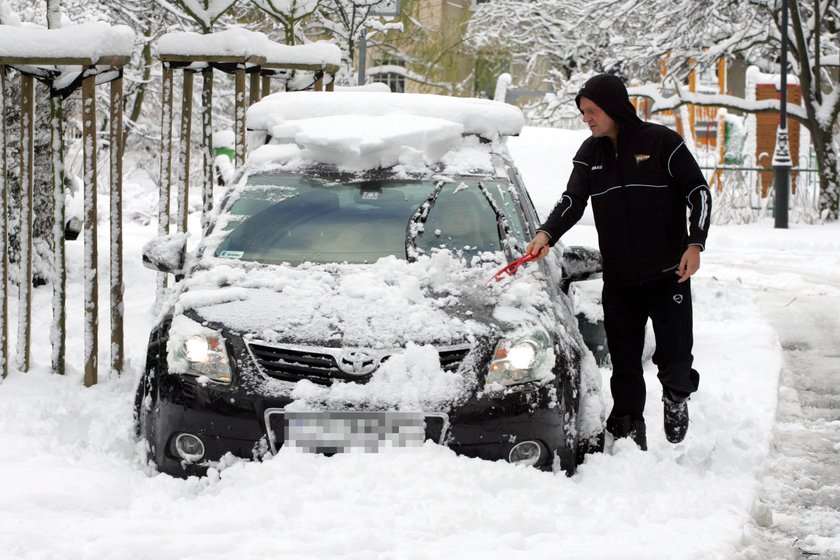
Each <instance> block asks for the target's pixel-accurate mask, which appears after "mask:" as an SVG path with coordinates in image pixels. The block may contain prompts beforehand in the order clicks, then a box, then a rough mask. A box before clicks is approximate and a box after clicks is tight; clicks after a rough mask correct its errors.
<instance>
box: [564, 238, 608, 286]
mask: <svg viewBox="0 0 840 560" xmlns="http://www.w3.org/2000/svg"><path fill="white" fill-rule="evenodd" d="M560 266H561V268H562V269H563V280H562V283H561V288H562V289H563V292H565V293H569V286H570V285H571V284H572V282H579V281H580V280H589V279H590V278H599V277H600V276H601V272H602V271H603V264H602V262H601V251H598V250H597V249H592V248H590V247H581V246H573V247H566V248H565V249H564V250H563V260H562V263H561V265H560Z"/></svg>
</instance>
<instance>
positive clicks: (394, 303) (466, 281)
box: [175, 251, 551, 408]
mask: <svg viewBox="0 0 840 560" xmlns="http://www.w3.org/2000/svg"><path fill="white" fill-rule="evenodd" d="M485 257H486V260H484V261H482V262H474V263H473V266H469V267H468V266H466V264H465V263H464V262H463V261H462V260H460V259H458V258H455V257H453V256H452V255H451V254H450V253H449V252H448V251H441V252H438V253H435V254H433V255H432V256H422V257H420V258H419V259H417V260H416V261H415V262H407V261H405V260H400V259H397V258H384V259H380V260H379V261H377V262H376V263H374V264H370V265H309V264H305V265H300V266H285V265H279V266H278V265H260V264H258V263H245V262H237V261H230V260H225V259H218V258H215V257H214V258H212V259H208V260H207V262H205V263H202V264H205V265H209V266H202V267H198V268H197V269H195V270H193V272H192V273H191V274H190V275H189V277H188V278H187V279H186V280H184V289H183V290H182V291H181V293H180V295H179V296H178V299H177V303H176V306H175V315H176V316H177V315H179V314H184V315H187V316H189V317H190V318H192V319H193V320H198V321H199V322H201V323H204V324H205V325H206V326H209V327H211V328H214V329H218V330H221V331H223V332H224V333H225V335H226V336H229V335H235V336H241V337H243V338H246V339H251V340H259V341H262V342H266V343H269V344H270V343H276V344H294V345H305V346H331V347H343V348H348V347H349V348H367V349H384V350H388V349H401V350H400V352H399V354H401V355H402V358H400V359H396V360H395V359H393V358H392V359H389V360H388V361H387V362H385V363H384V364H383V365H382V366H381V367H380V369H379V370H378V371H377V372H376V373H374V375H373V378H372V379H371V380H370V382H368V383H367V384H365V385H364V386H359V385H358V384H355V383H350V384H347V383H345V384H334V385H333V386H332V388H328V389H325V388H323V387H321V386H315V385H313V384H311V383H309V382H307V381H301V382H297V383H296V384H295V386H294V387H293V388H290V390H291V393H290V396H292V397H293V398H295V399H297V401H299V404H300V403H310V404H311V403H313V402H316V401H317V402H321V403H324V402H331V403H333V404H336V402H338V401H340V402H343V403H347V402H355V403H360V402H370V401H378V402H379V403H389V404H388V406H391V405H393V404H394V403H398V402H402V405H401V407H407V408H411V407H412V406H415V407H416V406H417V405H418V403H419V402H420V401H422V402H423V403H425V404H423V405H422V406H423V407H424V408H425V407H427V406H429V403H430V402H431V401H435V402H438V403H440V402H445V401H448V402H452V401H453V400H460V399H462V398H463V397H464V396H465V395H466V394H467V393H469V392H472V391H473V390H475V388H476V386H477V385H476V383H477V381H478V379H477V378H476V371H475V369H476V367H482V365H481V364H474V366H475V367H473V368H471V369H472V370H473V371H461V372H460V373H458V374H457V375H456V373H454V372H445V371H443V370H441V368H440V363H439V362H438V361H437V350H436V349H435V347H436V348H438V349H439V348H441V347H445V346H450V345H454V344H463V343H468V344H471V345H477V344H479V343H480V342H481V341H488V340H490V341H491V343H492V340H493V338H494V337H499V336H501V335H502V333H506V332H510V331H512V330H517V329H529V328H530V329H533V328H534V326H535V325H543V328H546V329H550V328H551V327H550V325H548V324H546V321H547V320H548V319H547V316H546V314H547V313H550V311H549V310H550V309H551V305H549V303H550V302H549V300H548V295H547V290H545V289H544V279H543V275H542V272H541V271H540V268H539V267H538V266H534V265H531V266H529V267H523V268H522V269H520V272H519V273H518V274H517V275H516V277H515V278H513V279H508V280H505V281H504V282H502V283H496V282H492V283H488V279H489V278H491V277H492V276H493V273H494V272H495V271H496V270H497V269H498V268H499V267H500V266H501V263H500V259H501V254H498V253H495V254H493V253H491V254H487V255H486V256H485ZM389 354H390V353H389ZM394 354H397V353H394ZM432 354H434V359H432V357H431V355H432ZM484 367H486V365H485V366H484ZM462 369H463V368H462ZM468 369H470V368H468ZM453 376H454V377H453ZM412 387H413V388H414V389H416V390H414V389H412ZM283 392H285V390H283ZM406 398H408V399H409V400H411V403H413V404H411V403H409V404H406V403H405V402H403V401H405V399H406ZM412 399H413V400H412ZM415 401H416V402H415ZM304 406H308V405H304Z"/></svg>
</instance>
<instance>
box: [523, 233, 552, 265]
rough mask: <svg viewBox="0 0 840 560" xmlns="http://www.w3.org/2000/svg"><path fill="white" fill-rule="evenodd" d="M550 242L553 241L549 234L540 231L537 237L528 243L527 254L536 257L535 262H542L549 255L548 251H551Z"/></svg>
mask: <svg viewBox="0 0 840 560" xmlns="http://www.w3.org/2000/svg"><path fill="white" fill-rule="evenodd" d="M549 241H551V239H550V238H549V237H548V234H547V233H545V232H544V231H538V232H537V235H535V236H534V238H533V239H532V240H531V242H530V243H528V247H527V248H526V249H525V252H526V253H528V254H530V255H534V256H535V257H536V259H535V260H540V259H541V258H543V257H544V256H546V255H547V254H548V251H549V250H550V249H551V247H550V246H549V244H548V243H549Z"/></svg>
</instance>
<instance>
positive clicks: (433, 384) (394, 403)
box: [285, 343, 468, 411]
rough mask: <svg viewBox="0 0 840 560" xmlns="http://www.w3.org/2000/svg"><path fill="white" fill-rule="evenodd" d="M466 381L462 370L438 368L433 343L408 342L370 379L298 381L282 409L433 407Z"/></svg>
mask: <svg viewBox="0 0 840 560" xmlns="http://www.w3.org/2000/svg"><path fill="white" fill-rule="evenodd" d="M467 382H468V380H466V379H464V377H463V375H462V374H459V373H455V372H449V371H444V370H443V369H441V367H440V358H439V356H438V352H437V350H436V349H435V348H434V347H432V346H428V345H418V344H414V343H411V344H409V345H408V346H406V348H405V350H403V351H401V352H399V353H397V354H394V355H392V356H391V357H390V358H388V360H386V361H385V362H384V363H383V364H382V366H381V367H380V368H379V369H378V370H377V371H376V373H375V374H374V375H373V377H372V378H371V380H370V382H369V383H366V384H359V383H337V384H335V385H332V386H330V387H323V386H321V385H316V384H314V383H312V382H311V381H306V380H304V381H299V382H298V383H297V384H296V385H295V388H294V390H293V391H292V394H291V396H292V397H293V398H294V399H295V401H294V402H292V403H291V404H289V405H287V406H286V407H285V410H289V411H302V410H310V409H312V408H314V409H316V410H319V409H321V408H322V407H327V408H329V407H339V408H341V407H343V406H345V405H346V403H365V404H372V405H373V406H377V407H383V408H389V409H397V410H408V411H413V410H418V409H421V410H422V409H425V410H434V407H435V406H436V405H439V403H446V402H451V401H452V400H453V398H454V397H457V396H459V395H461V394H463V392H464V390H465V388H466V387H465V385H466V384H467Z"/></svg>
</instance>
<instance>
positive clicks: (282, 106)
mask: <svg viewBox="0 0 840 560" xmlns="http://www.w3.org/2000/svg"><path fill="white" fill-rule="evenodd" d="M333 115H366V116H386V117H391V118H393V119H402V117H403V116H404V115H414V116H419V117H433V118H438V119H442V120H447V121H451V122H455V123H459V124H461V125H462V126H463V127H464V131H463V133H464V134H477V135H479V136H483V137H485V138H490V139H494V138H498V137H499V136H509V135H516V134H519V132H520V131H521V130H522V126H523V123H524V118H523V116H522V111H520V110H519V109H518V108H517V107H514V106H513V105H507V104H505V103H498V102H496V101H490V100H489V99H476V98H466V97H446V96H442V95H430V94H419V93H401V94H393V93H385V92H378V91H363V92H358V91H335V92H282V93H274V94H272V95H269V96H266V97H264V98H263V99H262V100H260V101H259V102H257V103H255V104H254V105H252V106H251V107H249V108H248V113H247V119H248V127H249V128H251V129H254V130H265V131H271V130H273V129H274V127H275V126H277V125H280V124H283V123H284V122H286V121H291V120H299V119H311V118H315V117H326V116H333Z"/></svg>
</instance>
